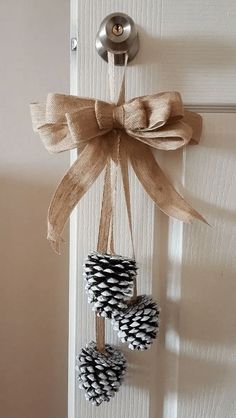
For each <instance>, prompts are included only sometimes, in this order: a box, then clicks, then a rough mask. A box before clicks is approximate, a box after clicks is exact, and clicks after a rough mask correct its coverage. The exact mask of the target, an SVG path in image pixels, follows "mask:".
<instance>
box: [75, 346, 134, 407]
mask: <svg viewBox="0 0 236 418" xmlns="http://www.w3.org/2000/svg"><path fill="white" fill-rule="evenodd" d="M105 350H106V354H103V353H100V352H99V351H98V350H97V348H96V343H95V342H94V341H91V342H90V343H89V344H88V345H87V346H86V347H85V348H83V349H82V352H81V353H80V354H79V356H78V358H77V359H78V364H77V365H76V369H77V371H78V381H79V387H80V388H81V389H83V390H84V391H85V397H86V399H87V400H89V401H91V402H92V403H93V404H94V405H97V406H98V405H100V404H101V403H102V402H104V401H105V402H109V401H110V399H111V398H112V397H113V396H114V395H115V393H116V392H117V391H118V390H119V387H120V385H121V383H122V381H123V379H124V375H125V371H126V367H127V366H126V359H125V357H124V356H123V354H122V353H121V352H120V351H119V350H117V348H115V347H112V346H111V345H108V344H106V345H105Z"/></svg>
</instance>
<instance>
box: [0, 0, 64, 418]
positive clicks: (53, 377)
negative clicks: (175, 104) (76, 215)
mask: <svg viewBox="0 0 236 418" xmlns="http://www.w3.org/2000/svg"><path fill="white" fill-rule="evenodd" d="M0 51H1V62H0V97H1V104H0V144H1V145H0V148H1V152H0V182H1V186H0V190H1V203H0V224H1V226H0V229H1V240H0V253H1V261H0V262H1V278H0V338H1V343H0V418H42V417H43V418H65V417H66V414H67V412H66V408H67V405H66V404H67V311H68V306H67V300H68V245H67V246H64V251H63V255H62V256H61V257H58V256H56V255H55V254H54V253H53V252H52V250H51V249H50V246H49V244H48V242H47V241H46V238H45V235H46V222H45V221H46V212H47V207H48V204H49V200H50V197H51V195H52V193H53V190H54V188H55V186H56V183H57V182H58V181H59V179H60V178H61V177H62V175H63V173H64V171H65V169H66V167H67V166H68V158H69V156H68V155H56V156H49V155H48V154H47V152H46V151H45V150H44V148H43V146H42V145H41V143H40V140H39V138H38V137H37V136H36V135H35V134H33V133H32V128H31V121H30V116H29V107H28V104H29V103H30V102H31V101H35V100H43V99H44V98H45V95H46V94H47V92H49V91H58V92H68V91H69V1H67V0H60V1H58V0H51V1H46V0H41V1H36V0H33V1H32V0H18V1H17V2H9V1H8V2H7V1H2V2H1V5H0ZM67 243H68V239H67Z"/></svg>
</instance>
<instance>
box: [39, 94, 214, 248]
mask: <svg viewBox="0 0 236 418" xmlns="http://www.w3.org/2000/svg"><path fill="white" fill-rule="evenodd" d="M31 116H32V123H33V129H34V131H35V132H37V133H38V134H39V135H40V138H41V139H42V141H43V144H44V146H45V148H46V149H47V150H48V151H49V152H50V153H57V152H63V151H67V150H71V149H73V148H77V149H78V150H79V156H78V158H77V160H76V161H75V162H74V164H73V165H72V166H71V167H70V168H69V170H68V171H67V173H66V174H65V176H64V177H63V179H62V181H61V182H60V184H59V185H58V187H57V189H56V191H55V193H54V196H53V198H52V201H51V204H50V207H49V211H48V239H49V240H50V242H51V244H52V246H53V248H54V250H55V251H56V252H58V253H59V251H60V242H61V240H62V238H61V234H62V231H63V227H64V225H65V223H66V221H67V219H68V217H69V215H70V213H71V211H72V210H73V208H74V207H75V205H76V204H77V203H78V202H79V201H80V199H81V198H82V197H83V196H84V194H85V193H86V192H87V191H88V190H89V188H90V187H91V186H92V184H93V183H94V181H95V180H96V178H97V177H98V176H99V175H100V174H101V172H102V171H103V170H104V168H105V166H106V163H107V161H108V159H110V158H112V159H113V160H114V161H115V159H114V153H115V150H114V144H115V143H116V138H117V132H118V131H119V136H120V159H121V164H122V161H123V162H124V160H126V159H127V160H129V161H130V162H131V165H132V167H133V169H134V171H135V173H136V175H137V177H138V179H139V181H140V182H141V183H142V185H143V187H144V189H145V190H146V192H147V193H148V194H149V196H150V197H151V198H152V199H153V200H154V202H155V203H156V205H157V206H158V207H159V208H160V209H161V210H162V211H163V212H164V213H165V214H167V215H168V216H171V217H174V218H176V219H179V220H181V221H184V222H191V221H192V220H193V219H199V220H201V221H203V222H206V221H205V220H204V218H203V217H202V216H201V215H200V214H199V213H198V212H197V211H196V210H195V209H193V208H192V207H191V206H190V205H189V204H188V203H187V202H186V201H185V200H184V199H183V197H182V196H180V194H179V193H177V191H176V190H175V188H174V187H173V185H172V184H171V182H170V181H169V180H168V178H167V177H166V175H165V174H164V173H163V171H162V170H161V168H160V167H159V165H158V163H157V162H156V160H155V158H154V155H153V152H152V149H159V150H165V151H173V150H176V149H178V148H182V147H184V146H185V145H187V144H189V143H193V144H194V143H195V144H197V143H198V142H199V140H200V135H201V129H202V120H201V116H200V115H198V114H196V113H193V112H189V111H187V110H185V109H184V106H183V103H182V100H181V96H180V94H179V93H177V92H165V93H159V94H154V95H149V96H142V97H137V98H135V99H132V100H130V101H128V102H126V103H124V104H122V105H115V104H113V103H107V102H104V101H101V100H95V99H89V98H83V97H77V96H70V95H64V94H49V95H48V97H47V101H46V104H39V103H33V104H31ZM127 187H128V186H127Z"/></svg>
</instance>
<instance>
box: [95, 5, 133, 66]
mask: <svg viewBox="0 0 236 418" xmlns="http://www.w3.org/2000/svg"><path fill="white" fill-rule="evenodd" d="M95 46H96V49H97V52H98V54H99V55H100V56H101V57H102V58H103V59H104V60H106V61H107V52H108V51H109V52H112V53H113V54H114V55H115V65H124V57H125V54H126V53H127V54H128V61H131V60H132V59H133V58H134V57H135V55H136V54H137V52H138V50H139V38H138V32H137V29H136V26H135V23H134V21H133V19H131V17H129V16H128V15H127V14H125V13H112V14H110V15H108V16H107V17H105V19H104V20H103V21H102V23H101V25H100V28H99V30H98V33H97V36H96V42H95Z"/></svg>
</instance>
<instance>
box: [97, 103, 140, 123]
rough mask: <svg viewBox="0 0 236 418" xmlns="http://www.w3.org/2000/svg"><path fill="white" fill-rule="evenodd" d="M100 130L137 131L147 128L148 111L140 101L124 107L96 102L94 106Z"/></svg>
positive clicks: (126, 104)
mask: <svg viewBox="0 0 236 418" xmlns="http://www.w3.org/2000/svg"><path fill="white" fill-rule="evenodd" d="M94 110H95V115H96V119H97V124H98V126H99V129H100V130H112V129H125V130H127V131H128V130H133V131H137V130H139V129H145V128H147V117H146V109H145V107H144V104H143V102H142V101H141V100H139V99H134V100H133V101H130V102H128V103H124V104H122V105H119V106H117V105H114V104H113V103H107V102H102V101H101V100H96V101H95V105H94Z"/></svg>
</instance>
